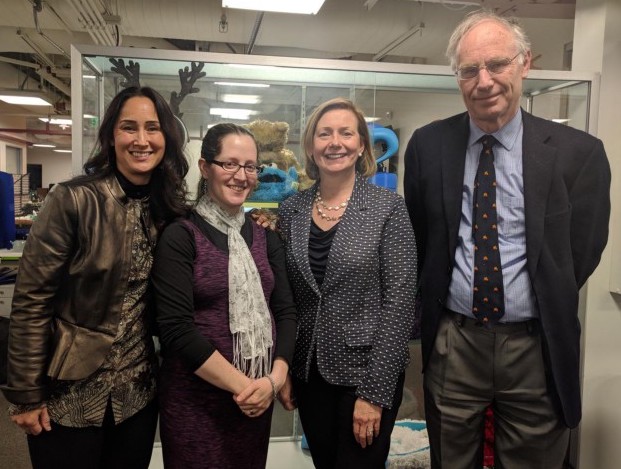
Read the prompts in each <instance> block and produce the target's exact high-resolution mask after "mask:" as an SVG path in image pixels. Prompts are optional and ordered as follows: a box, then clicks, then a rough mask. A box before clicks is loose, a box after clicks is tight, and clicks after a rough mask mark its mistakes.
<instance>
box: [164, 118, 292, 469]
mask: <svg viewBox="0 0 621 469" xmlns="http://www.w3.org/2000/svg"><path fill="white" fill-rule="evenodd" d="M257 157H258V147H257V144H256V141H255V139H254V137H253V136H252V134H251V133H250V132H249V131H248V130H247V129H245V128H243V127H240V126H237V125H235V124H218V125H216V126H214V127H212V128H211V129H210V130H209V131H208V132H207V135H206V136H205V138H204V140H203V145H202V149H201V159H200V161H199V167H200V171H201V175H202V179H201V183H200V185H199V186H200V188H199V194H198V201H197V203H196V205H195V207H194V210H193V211H192V213H191V215H190V216H189V218H188V219H184V220H180V221H178V222H176V223H174V224H172V225H170V227H169V228H168V229H167V230H166V231H165V232H164V233H163V235H162V239H161V241H160V243H159V245H158V249H157V252H156V258H155V265H154V269H153V284H154V287H155V292H156V304H157V323H158V326H159V329H160V338H161V341H162V355H163V357H164V361H163V363H162V370H161V375H160V376H161V383H160V384H161V388H160V391H161V394H160V412H161V415H160V428H161V437H162V447H163V454H164V464H165V466H166V468H167V469H170V468H177V467H178V468H183V469H189V468H192V467H201V468H205V467H214V468H242V467H243V468H264V467H265V462H266V459H267V447H268V443H269V434H270V424H271V415H272V408H273V406H272V403H273V401H274V399H275V398H276V397H277V395H278V393H279V391H280V389H281V388H282V386H283V384H284V383H285V380H286V377H287V372H288V370H289V363H290V361H291V359H292V355H293V348H294V342H295V331H296V314H295V306H294V303H293V296H292V293H291V290H290V287H289V282H288V279H287V274H286V268H285V257H284V249H283V247H282V244H281V242H280V240H279V238H278V235H277V234H275V233H273V232H268V231H266V230H265V229H263V228H261V227H259V226H258V225H257V224H256V223H254V222H252V221H251V219H250V218H249V217H247V216H246V215H245V213H244V209H243V207H242V204H243V203H244V201H245V200H246V198H247V197H248V195H249V194H250V193H251V192H252V190H253V189H254V188H255V186H256V184H257V176H258V173H259V172H260V168H259V167H258V166H257Z"/></svg>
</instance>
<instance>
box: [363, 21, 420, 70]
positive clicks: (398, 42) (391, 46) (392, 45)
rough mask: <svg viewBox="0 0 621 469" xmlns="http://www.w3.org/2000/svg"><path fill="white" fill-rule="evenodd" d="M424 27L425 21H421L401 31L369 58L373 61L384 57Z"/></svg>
mask: <svg viewBox="0 0 621 469" xmlns="http://www.w3.org/2000/svg"><path fill="white" fill-rule="evenodd" d="M424 27H425V23H422V22H421V23H420V24H419V25H418V26H415V27H413V28H410V29H408V30H407V31H406V32H405V33H403V34H402V35H401V36H399V37H398V38H397V39H395V40H394V41H392V42H391V43H390V44H388V45H387V46H386V47H384V48H383V49H382V50H380V51H379V52H378V53H377V54H375V55H374V56H373V58H372V59H371V60H373V62H379V61H380V60H382V59H383V58H384V57H386V56H387V55H388V53H389V52H390V51H391V50H393V49H394V48H396V47H398V46H400V45H401V44H403V43H404V42H405V41H407V40H408V39H409V38H411V37H412V36H414V34H416V33H417V32H419V31H422V30H423V28H424Z"/></svg>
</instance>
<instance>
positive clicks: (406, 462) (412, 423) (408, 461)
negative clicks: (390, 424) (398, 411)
mask: <svg viewBox="0 0 621 469" xmlns="http://www.w3.org/2000/svg"><path fill="white" fill-rule="evenodd" d="M386 467H387V468H390V469H395V468H408V469H425V468H428V467H430V461H429V438H428V436H427V428H426V426H425V422H424V421H422V420H409V419H405V420H397V422H396V423H395V428H394V429H393V431H392V435H391V439H390V453H389V455H388V461H387V463H386Z"/></svg>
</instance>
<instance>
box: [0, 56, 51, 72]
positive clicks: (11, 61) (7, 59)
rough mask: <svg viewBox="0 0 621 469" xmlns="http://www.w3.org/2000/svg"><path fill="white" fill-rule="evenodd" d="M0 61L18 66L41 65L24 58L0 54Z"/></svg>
mask: <svg viewBox="0 0 621 469" xmlns="http://www.w3.org/2000/svg"><path fill="white" fill-rule="evenodd" d="M0 62H6V63H8V64H13V65H19V66H20V67H28V68H34V69H38V68H40V67H41V65H39V64H36V63H34V62H26V61H25V60H17V59H12V58H10V57H3V56H1V55H0Z"/></svg>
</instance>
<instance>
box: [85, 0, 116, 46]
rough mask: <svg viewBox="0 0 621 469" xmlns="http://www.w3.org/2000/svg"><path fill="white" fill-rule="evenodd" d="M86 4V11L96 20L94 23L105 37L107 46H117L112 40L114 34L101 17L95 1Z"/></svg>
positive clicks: (87, 0)
mask: <svg viewBox="0 0 621 469" xmlns="http://www.w3.org/2000/svg"><path fill="white" fill-rule="evenodd" d="M84 3H85V4H86V11H89V12H90V14H91V15H92V17H93V18H94V22H95V24H96V25H97V27H99V30H100V31H101V35H102V36H103V37H104V40H105V44H106V45H107V46H116V41H115V40H114V39H113V38H112V34H110V31H109V30H108V23H106V20H104V18H103V16H102V15H101V13H100V11H99V8H98V7H97V6H96V5H95V4H94V3H93V0H84Z"/></svg>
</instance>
